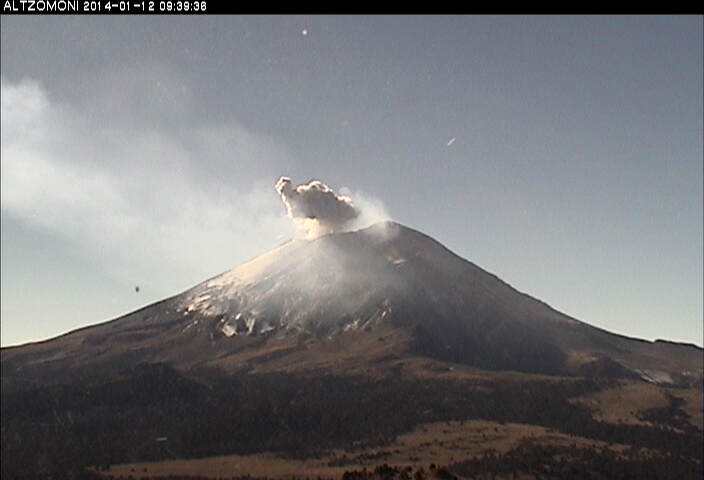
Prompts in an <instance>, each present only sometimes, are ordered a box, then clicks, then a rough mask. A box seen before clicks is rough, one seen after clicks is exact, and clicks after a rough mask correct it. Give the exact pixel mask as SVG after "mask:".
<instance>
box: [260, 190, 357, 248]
mask: <svg viewBox="0 0 704 480" xmlns="http://www.w3.org/2000/svg"><path fill="white" fill-rule="evenodd" d="M274 188H276V191H277V192H279V195H280V196H281V200H282V201H283V202H284V205H286V214H287V215H288V218H290V219H291V221H292V222H293V223H294V225H295V226H296V228H298V229H299V230H302V231H303V232H305V234H306V236H307V237H308V238H315V237H318V236H320V235H325V234H328V233H334V232H339V231H342V230H344V229H345V228H346V227H347V226H349V224H350V223H351V222H352V221H354V220H356V219H357V217H359V215H360V211H359V209H358V208H357V207H356V206H355V205H354V203H352V199H351V198H350V197H348V196H346V195H338V194H336V193H335V192H334V191H333V190H332V189H331V188H330V187H328V186H327V185H325V184H324V183H323V182H321V181H320V180H311V181H310V182H308V183H305V184H302V185H298V186H295V187H294V186H293V184H292V183H291V179H290V178H288V177H281V178H279V180H278V181H277V182H276V185H275V186H274Z"/></svg>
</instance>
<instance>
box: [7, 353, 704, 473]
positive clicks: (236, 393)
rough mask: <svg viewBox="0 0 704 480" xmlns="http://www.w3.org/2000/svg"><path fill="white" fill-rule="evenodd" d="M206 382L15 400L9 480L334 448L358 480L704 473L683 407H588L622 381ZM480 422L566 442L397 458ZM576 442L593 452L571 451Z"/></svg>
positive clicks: (144, 372) (90, 387)
mask: <svg viewBox="0 0 704 480" xmlns="http://www.w3.org/2000/svg"><path fill="white" fill-rule="evenodd" d="M204 378H206V377H200V378H198V379H197V380H196V379H194V378H191V377H187V376H185V375H183V374H182V373H179V372H177V371H176V370H174V369H172V368H171V367H168V366H164V365H144V366H141V367H139V368H138V369H135V370H134V371H131V372H125V374H124V376H123V378H121V379H120V380H117V381H110V382H108V383H100V382H95V381H93V382H85V383H78V384H75V385H72V386H53V387H45V388H40V389H36V390H33V391H26V392H16V393H10V394H7V395H3V398H2V405H3V407H2V478H16V479H22V478H24V479H35V478H54V479H63V478H67V479H68V478H75V479H79V478H90V477H94V476H95V475H101V476H105V475H110V476H114V478H120V477H122V478H129V477H132V478H147V477H149V476H150V473H149V472H150V471H152V468H151V465H150V466H149V468H148V467H147V466H146V465H147V464H144V466H140V467H137V468H135V467H131V468H128V469H125V468H123V469H119V468H117V467H116V465H119V464H134V463H135V462H153V464H154V465H157V464H158V462H159V461H164V460H168V459H176V458H181V459H183V458H186V459H187V458H199V457H200V458H202V457H211V456H217V455H229V454H241V455H248V454H256V453H257V452H273V453H275V454H276V455H278V456H281V457H284V458H290V459H292V460H294V459H305V458H321V457H323V456H324V455H325V454H326V452H329V451H331V450H332V449H337V451H338V452H345V453H344V455H342V454H339V455H338V456H337V457H335V459H334V460H330V461H328V463H330V464H331V466H335V467H336V468H338V469H337V470H334V471H336V472H341V476H343V477H344V478H348V479H352V478H359V479H366V478H379V479H381V478H455V477H457V478H590V479H591V478H594V479H597V478H673V479H674V478H701V473H702V432H701V430H700V429H699V428H697V427H695V426H694V425H692V424H691V423H690V421H689V420H690V418H689V417H690V415H689V414H688V413H687V412H686V411H685V410H684V409H683V404H682V400H681V399H680V398H679V397H677V396H675V395H671V396H669V397H668V398H669V401H668V404H667V405H665V406H662V407H660V408H654V409H649V410H646V411H643V412H639V413H638V416H639V417H640V420H639V422H640V424H638V423H637V422H636V423H634V422H621V423H619V422H616V423H608V422H605V421H598V420H596V419H595V418H594V415H593V411H592V410H591V409H589V408H587V407H586V406H585V405H584V404H583V403H580V402H575V401H574V399H575V398H580V397H581V398H584V396H589V395H593V394H597V393H599V392H603V391H605V390H607V389H614V387H619V381H617V380H597V379H580V378H572V379H567V378H559V377H530V378H529V377H526V378H523V376H521V375H516V376H514V377H507V378H500V379H499V378H498V377H497V380H495V381H487V380H486V379H481V380H479V379H477V380H472V379H428V378H414V377H411V376H401V375H386V376H384V377H383V378H372V377H363V376H349V375H337V376H336V375H322V376H309V377H306V378H303V377H302V378H298V377H297V376H295V375H290V374H279V373H271V374H256V375H254V374H239V375H234V376H232V377H230V378H227V379H222V378H215V377H213V378H210V379H206V380H204ZM700 398H701V397H700ZM478 420H482V421H488V422H493V423H491V424H488V425H495V427H494V428H493V431H495V432H499V428H500V427H501V426H502V425H509V424H510V425H514V424H515V425H525V426H535V427H536V428H537V427H540V428H541V429H543V431H545V432H553V433H552V434H551V435H552V437H555V438H556V436H558V435H559V436H560V438H562V439H563V440H562V441H561V442H557V443H555V442H553V443H552V444H551V443H547V444H546V443H544V442H542V441H540V440H530V439H524V440H521V441H519V442H517V443H516V444H512V445H513V446H512V447H511V448H508V449H504V450H505V451H496V450H494V451H492V449H491V448H490V447H491V445H490V439H487V437H486V434H483V435H484V437H483V438H484V439H486V442H485V443H484V444H485V446H486V447H487V450H486V451H484V452H483V453H482V454H481V455H476V456H473V457H471V458H461V455H455V457H454V458H453V460H454V461H448V462H447V463H446V464H440V463H438V462H433V463H429V462H428V463H425V464H423V462H422V461H420V459H417V460H418V461H414V459H413V458H410V459H408V461H404V464H405V465H394V464H393V463H392V460H394V459H398V458H399V456H398V455H396V456H395V457H394V455H393V451H391V450H390V449H389V448H388V447H385V446H388V445H391V444H392V442H394V441H395V440H397V439H398V438H400V437H399V436H401V435H402V434H404V432H408V431H410V430H412V429H414V428H418V427H419V426H423V427H422V428H423V430H427V428H426V427H424V426H425V425H429V424H431V422H437V424H438V425H442V423H440V422H445V424H446V425H448V427H447V430H446V431H445V433H449V432H450V430H452V431H453V432H461V431H462V428H465V426H466V425H469V423H471V422H474V421H478ZM526 428H527V427H526ZM491 431H492V430H491V429H487V432H491ZM502 432H503V430H502ZM505 432H506V433H505V435H506V436H510V435H509V433H508V432H509V430H506V431H505ZM500 435H501V433H500V434H497V435H496V436H500ZM449 438H450V437H448V436H446V437H445V440H442V435H441V434H440V433H438V435H437V438H436V439H434V440H433V441H434V442H436V443H437V444H438V445H440V446H444V447H446V448H454V449H455V450H456V451H460V450H461V449H462V448H461V445H451V444H452V443H453V442H454V443H456V440H452V441H451V440H448V439H449ZM453 438H454V437H453ZM457 438H459V437H457ZM545 438H548V437H545ZM565 438H575V439H581V440H580V441H579V442H575V443H574V444H571V445H570V444H569V442H568V441H566V440H564V439H565ZM478 439H479V440H478V441H479V443H480V444H481V443H482V437H478ZM584 439H586V440H584ZM428 444H429V445H430V442H428ZM615 446H617V447H618V448H616V447H615ZM428 448H430V447H428ZM437 448H439V447H437ZM430 451H432V448H431V449H430ZM355 452H356V453H355ZM360 452H361V453H360ZM368 452H375V453H374V455H371V454H370V453H368ZM438 455H439V454H438ZM334 462H336V463H334ZM333 463H334V464H333ZM385 464H386V466H384V465H385ZM372 465H374V466H372ZM87 467H90V468H91V471H92V472H93V473H90V472H88V471H86V468H87ZM431 467H432V468H431ZM409 468H410V470H409ZM520 474H526V475H529V476H528V477H520V476H518V477H517V475H520ZM161 478H177V477H169V476H162V477H161ZM216 478H217V477H216Z"/></svg>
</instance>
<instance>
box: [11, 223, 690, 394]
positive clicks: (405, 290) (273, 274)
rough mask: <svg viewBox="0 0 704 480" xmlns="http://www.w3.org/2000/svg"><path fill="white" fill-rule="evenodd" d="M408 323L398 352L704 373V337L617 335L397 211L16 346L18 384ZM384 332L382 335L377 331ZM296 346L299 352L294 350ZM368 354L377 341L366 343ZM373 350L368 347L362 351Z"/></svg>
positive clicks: (262, 349)
mask: <svg viewBox="0 0 704 480" xmlns="http://www.w3.org/2000/svg"><path fill="white" fill-rule="evenodd" d="M381 331H385V332H389V331H390V332H394V334H393V335H390V336H388V338H389V339H390V340H389V341H391V342H392V343H393V342H396V345H391V346H387V350H386V352H387V354H388V352H393V355H395V356H398V355H415V356H418V355H420V356H427V357H431V358H436V359H439V360H444V361H450V362H457V363H463V364H468V365H474V366H477V367H481V368H487V369H501V370H518V371H525V372H534V373H547V374H553V375H578V376H600V377H622V378H627V377H632V378H643V379H644V380H648V381H652V382H657V383H664V384H692V383H697V382H700V381H701V377H702V364H701V359H702V350H701V349H700V348H698V347H695V346H691V345H680V344H674V343H669V342H660V341H659V342H646V341H642V340H637V339H631V338H626V337H623V336H619V335H614V334H611V333H609V332H606V331H603V330H600V329H597V328H594V327H591V326H590V325H588V324H586V323H583V322H580V321H578V320H575V319H573V318H570V317H568V316H566V315H564V314H562V313H560V312H558V311H556V310H554V309H552V308H551V307H550V306H548V305H547V304H545V303H543V302H541V301H539V300H536V299H534V298H532V297H530V296H528V295H525V294H523V293H521V292H518V291H517V290H515V289H514V288H512V287H511V286H510V285H508V284H506V283H505V282H503V281H501V280H500V279H499V278H497V277H496V276H494V275H492V274H490V273H488V272H486V271H484V270H482V269H481V268H479V267H478V266H476V265H474V264H473V263H471V262H468V261H466V260H464V259H462V258H460V257H458V256H457V255H455V254H453V253H452V252H450V251H449V250H447V249H446V248H445V247H443V246H442V245H441V244H439V243H438V242H436V241H435V240H433V239H432V238H430V237H428V236H426V235H423V234H422V233H419V232H417V231H415V230H412V229H409V228H406V227H404V226H401V225H398V224H396V223H391V222H387V223H381V224H377V225H374V226H372V227H370V228H367V229H364V230H360V231H357V232H347V233H339V234H333V235H327V236H323V237H320V238H317V239H315V240H294V241H290V242H287V243H285V244H283V245H281V246H279V247H278V248H276V249H274V250H272V251H269V252H267V253H265V254H263V255H261V256H259V257H257V258H255V259H253V260H251V261H249V262H247V263H245V264H243V265H241V266H239V267H236V268H234V269H232V270H230V271H227V272H225V273H223V274H221V275H218V276H216V277H214V278H211V279H210V280H207V281H205V282H203V283H201V284H199V285H197V286H195V287H193V288H192V289H190V290H188V291H186V292H184V293H182V294H180V295H177V296H175V297H172V298H169V299H167V300H164V301H161V302H158V303H155V304H153V305H150V306H147V307H145V308H143V309H141V310H138V311H136V312H133V313H130V314H128V315H125V316H123V317H120V318H118V319H115V320H112V321H110V322H107V323H103V324H100V325H96V326H92V327H88V328H84V329H81V330H77V331H74V332H71V333H69V334H66V335H63V336H61V337H58V338H55V339H52V340H48V341H45V342H40V343H34V344H28V345H23V346H19V347H11V348H5V349H3V350H2V382H3V387H4V388H7V389H9V390H15V389H22V388H27V387H29V386H32V385H36V384H45V383H65V382H71V381H73V380H75V379H80V378H93V377H102V376H106V375H111V374H116V373H119V372H120V371H122V370H125V369H128V368H132V367H134V366H136V365H138V364H142V363H167V364H171V365H173V366H174V367H176V368H178V369H181V370H190V369H197V368H199V367H206V366H207V367H210V368H211V370H212V369H213V368H215V369H220V370H222V371H225V372H227V371H228V370H233V369H235V370H241V369H246V368H251V365H249V364H251V362H252V361H254V360H256V361H257V362H260V363H261V362H262V361H266V360H267V359H271V358H274V357H276V358H281V357H286V356H287V355H290V356H291V357H290V358H291V359H290V362H297V361H298V362H301V361H303V362H304V361H305V358H306V356H312V355H316V354H317V353H316V352H318V350H316V345H317V346H320V345H324V344H325V343H326V342H335V348H336V349H338V350H339V351H341V352H343V351H345V349H348V348H354V346H355V345H358V344H360V339H361V338H362V337H364V335H367V334H368V335H376V332H381ZM375 338H376V337H375ZM294 353H295V355H294ZM360 355H361V356H362V357H363V356H364V351H362V352H361V353H360ZM359 358H360V357H359V355H358V356H357V357H355V361H359Z"/></svg>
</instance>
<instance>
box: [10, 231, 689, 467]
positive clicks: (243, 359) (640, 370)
mask: <svg viewBox="0 0 704 480" xmlns="http://www.w3.org/2000/svg"><path fill="white" fill-rule="evenodd" d="M1 365H2V430H1V432H0V437H1V440H2V445H1V447H2V455H3V457H2V458H3V461H2V472H1V473H2V478H24V479H39V478H42V479H43V478H72V479H80V478H89V479H91V480H98V479H99V478H103V477H104V476H106V475H107V476H110V475H113V477H118V478H140V476H142V477H145V478H154V477H153V476H150V475H151V474H152V473H155V474H156V475H157V476H162V477H164V478H184V477H183V475H189V477H188V478H213V477H227V478H281V479H283V478H291V476H292V475H293V476H297V477H298V478H316V477H317V478H341V477H342V478H359V479H371V478H374V479H379V478H384V479H392V478H393V479H396V478H398V479H401V478H404V479H408V478H419V479H422V478H477V476H482V478H487V476H486V475H489V474H491V476H498V477H497V478H507V477H506V475H509V474H510V473H511V472H513V474H514V478H515V476H516V475H519V476H521V475H527V476H526V477H525V478H542V477H543V476H550V478H573V477H574V472H575V471H580V472H596V473H595V476H586V477H584V478H595V479H596V478H644V477H643V475H642V474H643V472H646V471H647V472H648V474H649V475H650V474H651V473H653V472H655V473H654V475H650V477H648V478H651V477H652V478H673V479H675V478H677V479H680V478H701V470H702V458H701V452H702V448H701V447H702V435H701V433H702V417H701V411H702V410H701V399H702V390H701V382H702V349H701V348H699V347H696V346H694V345H687V344H677V343H673V342H667V341H655V342H649V341H644V340H639V339H634V338H628V337H624V336H621V335H616V334H613V333H609V332H607V331H604V330H601V329H598V328H595V327H593V326H590V325H588V324H587V323H584V322H581V321H579V320H576V319H574V318H571V317H569V316H567V315H565V314H562V313H560V312H558V311H556V310H555V309H553V308H551V307H550V306H549V305H547V304H546V303H544V302H541V301H540V300H537V299H535V298H532V297H530V296H528V295H526V294H524V293H521V292H519V291H517V290H516V289H514V288H512V287H511V286H510V285H508V284H507V283H505V282H503V281H502V280H500V279H499V278H497V277H496V276H495V275H492V274H491V273H488V272H486V271H485V270H482V269H481V268H480V267H478V266H477V265H474V264H473V263H471V262H469V261H467V260H465V259H462V258H460V257H458V256H457V255H455V254H454V253H452V252H450V251H449V250H448V249H447V248H445V247H443V246H442V245H441V244H440V243H438V242H437V241H435V240H433V239H432V238H430V237H428V236H426V235H424V234H422V233H420V232H418V231H415V230H413V229H410V228H407V227H404V226H402V225H399V224H397V223H393V222H385V223H379V224H375V225H373V226H371V227H369V228H366V229H363V230H359V231H351V232H342V233H331V234H327V235H323V236H320V237H317V238H315V239H296V240H291V241H288V242H286V243H284V244H282V245H280V246H279V247H277V248H275V249H273V250H271V251H269V252H267V253H265V254H263V255H261V256H259V257H256V258H254V259H253V260H251V261H249V262H246V263H244V264H242V265H240V266H238V267H236V268H233V269H231V270H228V271H226V272H224V273H222V274H220V275H217V276H215V277H213V278H211V279H209V280H206V281H204V282H202V283H200V284H198V285H196V286H194V287H193V288H191V289H189V290H187V291H185V292H183V293H181V294H179V295H176V296H174V297H171V298H168V299H165V300H162V301H160V302H157V303H154V304H152V305H149V306H147V307H144V308H142V309H140V310H137V311H135V312H132V313H130V314H127V315H125V316H122V317H120V318H117V319H115V320H111V321H108V322H105V323H102V324H98V325H94V326H90V327H86V328H83V329H80V330H76V331H73V332H70V333H67V334H66V335H63V336H60V337H57V338H54V339H51V340H47V341H44V342H38V343H32V344H27V345H22V346H17V347H10V348H4V349H2V362H1ZM629 446H630V447H629ZM627 447H628V449H627ZM536 459H539V462H538V463H535V462H536ZM135 462H141V463H135ZM382 462H383V464H382ZM390 465H395V466H393V467H392V466H390ZM438 465H445V467H443V468H442V469H440V468H437V466H438ZM86 468H88V470H86ZM507 469H508V470H507ZM429 471H432V472H434V473H433V474H432V475H430V476H429V474H428V472H429ZM67 472H68V473H67ZM624 472H625V474H624ZM345 473H347V474H348V476H346V477H345V476H344V474H345ZM411 474H412V477H411ZM169 475H171V476H169ZM502 475H503V476H504V477H501V476H502ZM619 475H622V476H619ZM623 475H626V476H623ZM521 478H523V477H521Z"/></svg>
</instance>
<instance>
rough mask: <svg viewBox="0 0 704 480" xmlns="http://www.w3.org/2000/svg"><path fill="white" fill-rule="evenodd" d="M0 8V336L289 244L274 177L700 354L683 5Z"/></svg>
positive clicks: (608, 324) (698, 163) (33, 335)
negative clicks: (345, 192) (378, 214)
mask: <svg viewBox="0 0 704 480" xmlns="http://www.w3.org/2000/svg"><path fill="white" fill-rule="evenodd" d="M0 22H1V25H0V26H1V27H2V29H1V32H0V35H1V37H0V40H1V45H0V48H1V53H2V55H1V56H0V59H1V69H0V70H1V72H0V73H1V75H2V180H1V182H2V183H1V186H2V313H1V317H0V319H1V320H2V344H3V345H11V344H16V343H22V342H27V341H33V340H39V339H44V338H48V337H51V336H54V335H57V334H60V333H64V332H66V331H68V330H70V329H73V328H77V327H80V326H85V325H89V324H92V323H96V322H99V321H103V320H107V319H109V318H113V317H116V316H118V315H120V314H123V313H126V312H128V311H130V310H132V309H135V308H138V307H140V306H143V305H145V304H148V303H151V302H153V301H156V300H158V299H160V298H163V297H166V296H170V295H172V294H175V293H178V292H180V291H182V290H184V289H186V288H188V287H190V286H192V285H194V284H196V283H198V282H200V281H202V280H204V279H205V278H207V277H210V276H212V275H214V274H216V273H219V272H221V271H223V270H226V269H227V268H230V267H232V266H234V265H237V264H238V263H240V262H242V261H244V260H246V259H248V258H251V257H253V256H255V255H257V254H259V253H261V252H263V251H265V250H266V249H268V248H270V247H273V246H275V245H276V244H278V243H280V242H281V241H282V240H283V239H285V238H288V237H290V236H291V235H292V234H293V233H294V231H293V228H292V227H291V225H290V224H289V222H288V221H287V220H286V218H285V216H284V210H283V206H282V204H281V203H280V201H279V199H278V198H277V196H276V192H275V191H274V189H273V184H274V182H275V181H276V179H277V178H278V177H279V175H289V176H291V177H292V178H293V180H294V182H299V183H302V182H306V181H308V180H309V179H311V178H319V179H321V180H323V181H325V182H326V183H328V184H329V185H331V186H332V187H334V188H336V189H340V188H343V187H344V188H346V189H349V191H350V192H351V193H352V196H353V197H354V196H356V197H357V198H360V199H365V201H368V202H371V203H373V204H375V205H377V206H379V208H380V209H382V210H384V211H385V212H386V213H387V214H388V215H389V216H390V217H391V218H393V219H395V220H397V221H399V222H401V223H403V224H406V225H408V226H410V227H413V228H416V229H419V230H421V231H423V232H425V233H427V234H429V235H431V236H433V237H434V238H436V239H437V240H439V241H440V242H442V243H444V244H445V245H446V246H448V247H449V248H450V249H452V250H453V251H455V252H456V253H458V254H459V255H461V256H463V257H465V258H468V259H469V260H471V261H473V262H475V263H477V264H478V265H480V266H481V267H483V268H485V269H487V270H489V271H491V272H493V273H495V274H497V275H498V276H499V277H501V278H502V279H504V280H505V281H507V282H509V283H510V284H511V285H513V286H514V287H516V288H518V289H519V290H521V291H524V292H526V293H529V294H530V295H532V296H535V297H538V298H540V299H542V300H544V301H546V302H547V303H549V304H550V305H552V306H553V307H555V308H557V309H558V310H561V311H563V312H565V313H567V314H569V315H572V316H574V317H577V318H579V319H581V320H583V321H586V322H589V323H591V324H594V325H597V326H599V327H602V328H606V329H609V330H612V331H615V332H618V333H622V334H626V335H631V336H638V337H642V338H647V339H655V338H667V339H673V340H679V341H686V342H694V343H696V344H698V345H701V344H702V289H703V285H702V248H703V247H702V237H703V233H702V179H703V174H702V81H703V78H702V56H703V52H702V42H703V39H702V19H701V17H686V16H680V17H648V16H639V17H625V16H617V17H560V16H550V17H540V16H532V17H512V16H500V17H490V16H478V17H471V16H469V17H468V16H457V17H425V16H413V17H393V16H383V17H358V16H346V17H328V16H288V17H256V16H245V17H227V16H222V17H217V16H207V17H109V18H107V17H81V18H77V17H68V16H61V17H58V16H57V17H21V18H20V17H8V16H3V17H2V18H1V19H0ZM303 30H306V31H307V34H305V35H304V34H302V32H303ZM452 138H455V141H454V142H452V144H451V145H449V146H448V143H450V140H451V139H452ZM135 285H139V286H140V292H139V293H137V292H135V291H134V287H135Z"/></svg>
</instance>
